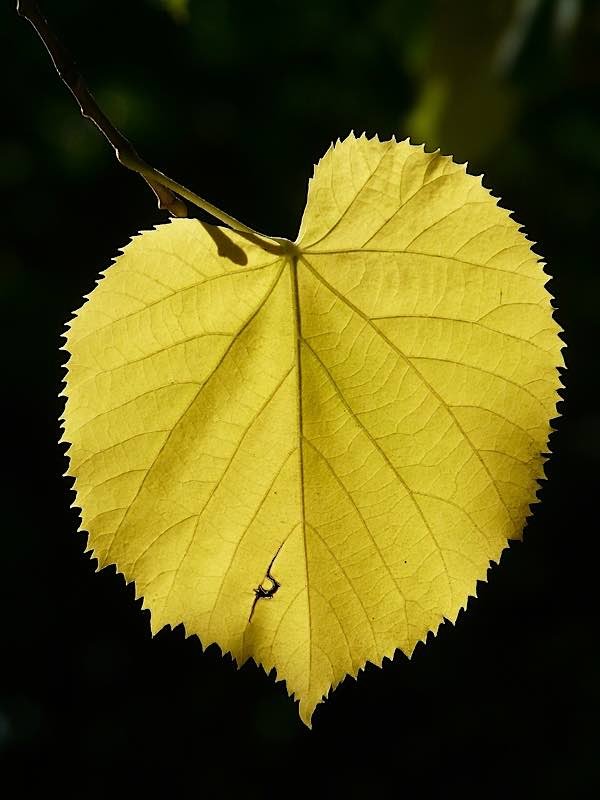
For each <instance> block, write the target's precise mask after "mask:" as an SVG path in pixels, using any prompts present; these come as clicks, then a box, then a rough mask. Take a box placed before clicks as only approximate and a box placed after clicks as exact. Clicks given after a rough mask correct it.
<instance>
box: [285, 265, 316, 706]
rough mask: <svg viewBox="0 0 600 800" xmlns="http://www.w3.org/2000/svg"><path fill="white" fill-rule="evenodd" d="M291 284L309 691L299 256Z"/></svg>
mask: <svg viewBox="0 0 600 800" xmlns="http://www.w3.org/2000/svg"><path fill="white" fill-rule="evenodd" d="M290 273H291V275H290V283H291V289H292V314H293V325H294V331H295V334H296V342H295V360H296V414H297V417H296V418H297V430H298V470H299V478H300V504H301V515H302V543H303V546H304V569H305V574H306V603H307V607H308V641H309V646H308V691H309V693H310V683H311V676H312V617H311V607H310V582H309V570H308V548H307V546H306V527H307V525H306V498H305V492H304V451H303V442H304V422H303V417H302V349H301V348H302V315H301V311H300V293H299V290H298V256H297V255H293V256H291V258H290Z"/></svg>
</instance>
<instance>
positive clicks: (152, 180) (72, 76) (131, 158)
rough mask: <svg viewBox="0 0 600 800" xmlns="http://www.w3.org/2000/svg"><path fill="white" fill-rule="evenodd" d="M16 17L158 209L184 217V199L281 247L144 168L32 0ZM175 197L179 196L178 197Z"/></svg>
mask: <svg viewBox="0 0 600 800" xmlns="http://www.w3.org/2000/svg"><path fill="white" fill-rule="evenodd" d="M17 13H18V14H19V15H20V16H21V17H23V18H24V19H26V20H28V21H29V22H30V23H31V25H33V28H34V29H35V31H36V33H37V34H38V36H39V37H40V39H41V40H42V42H43V43H44V45H45V47H46V49H47V50H48V53H49V54H50V58H51V59H52V63H53V65H54V68H55V69H56V71H57V73H58V75H59V77H60V78H61V80H62V81H63V83H64V84H65V85H66V86H67V88H68V89H69V91H70V92H71V94H72V95H73V97H74V98H75V100H76V101H77V104H78V105H79V109H80V111H81V114H82V116H84V117H85V118H86V119H89V120H90V121H91V122H93V123H94V125H96V127H97V128H98V129H99V130H100V132H101V133H102V134H104V136H105V137H106V138H107V139H108V141H109V142H110V144H111V145H112V146H113V149H114V151H115V155H116V157H117V159H118V161H119V162H120V163H121V164H122V165H123V166H124V167H127V169H130V170H132V171H133V172H137V173H138V174H139V175H141V176H142V177H143V178H144V180H145V181H146V183H147V184H148V185H149V186H150V188H151V189H152V191H153V192H154V193H155V195H156V197H157V199H158V205H159V208H162V209H165V210H167V211H169V212H170V213H171V214H173V216H176V217H186V216H187V208H186V205H185V203H184V202H183V201H182V200H181V199H180V197H184V198H185V199H186V200H188V201H189V202H190V203H193V204H194V205H196V206H198V207H199V208H202V209H203V210H204V211H207V212H208V213H209V214H211V216H213V217H216V219H218V220H220V221H221V222H224V223H225V224H226V225H229V227H231V228H233V229H234V230H236V231H238V232H240V233H245V234H247V235H249V236H250V237H258V238H259V239H261V240H264V239H267V240H269V241H271V242H273V241H275V242H277V243H278V244H280V243H281V244H282V243H283V240H280V239H278V238H276V237H271V236H265V235H264V234H262V233H258V232H257V231H254V230H252V228H249V227H248V226H246V225H244V224H243V223H241V222H239V221H238V220H237V219H235V218H234V217H231V216H229V214H226V213H225V212H224V211H221V209H219V208H217V207H216V206H214V205H213V204H212V203H209V202H208V201H207V200H204V199H203V198H202V197H199V196H198V195H197V194H195V193H194V192H192V191H190V190H189V189H186V187H185V186H181V185H180V184H178V183H176V181H174V180H172V179H171V178H169V177H167V176H166V175H163V173H162V172H159V171H158V170H157V169H154V167H151V166H150V165H149V164H147V163H146V162H145V161H144V160H143V159H142V158H141V157H140V156H139V155H138V153H137V151H136V150H135V148H134V147H133V145H132V144H131V142H130V141H129V140H128V139H126V138H125V136H123V134H122V133H121V132H120V131H119V130H117V128H115V126H114V125H113V124H112V122H111V121H110V120H109V119H108V117H107V116H106V115H105V114H104V113H103V111H102V110H101V109H100V107H99V105H98V103H97V102H96V101H95V100H94V98H93V96H92V94H91V92H90V90H89V89H88V87H87V85H86V83H85V80H84V79H83V76H82V74H81V73H80V72H79V70H78V68H77V66H76V64H75V62H74V60H73V58H72V57H71V55H70V54H69V52H68V51H67V49H66V48H65V47H64V45H63V44H62V43H61V42H60V41H59V39H58V38H57V36H56V34H55V33H54V31H53V30H52V29H51V28H50V26H49V24H48V21H47V20H46V18H45V17H44V15H43V14H42V12H41V11H40V8H39V6H38V4H37V3H36V2H35V0H17ZM177 195H179V197H178V196H177Z"/></svg>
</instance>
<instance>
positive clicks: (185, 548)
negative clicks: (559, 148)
mask: <svg viewBox="0 0 600 800" xmlns="http://www.w3.org/2000/svg"><path fill="white" fill-rule="evenodd" d="M546 280H547V276H545V275H544V273H543V270H542V266H541V264H540V263H539V259H538V257H537V256H536V255H535V254H534V253H533V252H532V251H531V249H530V243H529V242H528V240H527V239H526V238H525V237H524V236H523V234H522V233H521V232H520V229H519V226H518V224H517V223H515V222H514V221H513V220H512V219H511V218H510V217H509V212H507V211H505V210H503V209H501V208H499V207H498V205H497V201H496V200H495V199H494V198H493V197H492V196H491V195H490V193H489V192H488V190H487V189H485V188H483V187H482V185H481V180H480V179H479V178H475V177H472V176H470V175H468V174H467V173H466V171H465V167H464V166H461V165H458V164H455V163H453V161H452V160H451V159H450V158H448V157H445V156H441V155H439V154H438V153H425V152H424V150H423V148H420V147H415V146H412V145H410V144H409V143H407V142H401V143H396V142H395V141H391V142H385V143H382V142H379V141H378V140H377V139H373V140H368V139H366V138H364V137H361V138H360V139H355V138H354V137H353V136H350V137H349V138H348V139H346V140H345V141H344V142H343V143H338V144H337V146H336V147H335V148H332V149H330V150H329V151H328V153H327V154H326V155H325V157H324V158H323V159H322V161H321V162H320V163H319V165H318V166H317V168H316V170H315V176H314V178H313V179H312V181H311V182H310V186H309V192H308V201H307V206H306V210H305V212H304V217H303V220H302V224H301V229H300V234H299V237H298V240H297V242H296V243H295V244H294V245H291V244H290V243H288V244H287V245H286V244H285V243H284V244H267V245H265V247H264V248H263V246H262V245H260V244H256V243H252V242H250V241H248V239H247V237H244V236H242V235H240V234H237V233H234V232H232V231H230V230H228V229H224V228H218V227H216V226H210V225H205V224H202V223H200V222H197V221H194V220H174V221H171V222H170V223H168V224H165V225H161V226H159V227H158V228H156V229H155V230H152V231H149V232H145V233H142V234H141V235H139V236H137V237H135V238H134V239H133V241H132V242H131V243H130V244H129V245H128V246H127V247H126V248H125V249H124V251H123V253H122V255H120V256H119V257H118V258H117V259H116V262H115V263H114V265H112V266H111V267H109V268H108V270H106V273H105V277H104V278H103V279H102V280H101V281H100V282H99V284H98V286H97V287H96V288H95V289H94V291H93V293H92V294H91V295H90V298H89V301H88V302H87V303H86V304H85V305H84V306H83V307H82V308H81V309H80V311H79V312H78V313H77V315H76V317H75V319H74V320H73V321H72V322H71V323H70V329H69V331H68V334H67V345H66V349H67V350H68V351H69V353H70V354H71V358H70V360H69V363H68V375H67V381H66V383H67V386H66V395H67V398H68V400H67V405H66V410H65V434H64V438H65V440H66V441H68V442H70V443H71V446H70V449H69V457H70V467H69V472H68V474H69V475H72V476H74V477H75V479H76V482H75V487H76V492H77V500H76V503H77V505H78V506H80V507H81V509H82V527H83V528H84V529H85V530H87V531H89V546H90V548H91V549H92V550H93V553H94V556H95V557H96V558H97V559H98V561H99V564H100V566H104V565H107V564H116V565H117V568H118V570H119V571H120V572H122V573H123V574H124V575H125V577H126V579H127V580H128V581H135V585H136V591H137V593H138V595H142V596H143V598H144V606H145V607H146V608H149V609H150V611H151V620H152V629H153V631H157V630H159V629H160V628H161V627H162V626H164V625H167V624H170V625H177V624H179V623H184V625H185V629H186V631H187V633H188V634H197V635H198V636H199V637H200V639H201V641H202V642H203V644H204V645H208V644H209V643H211V642H217V643H218V644H219V646H220V647H221V648H222V650H223V651H229V652H231V653H232V654H233V656H234V658H235V659H236V661H237V662H238V664H241V663H243V662H244V661H246V660H247V659H248V658H250V657H252V658H254V659H255V660H256V661H257V662H258V663H260V664H262V665H263V666H264V667H265V669H266V670H267V671H268V670H270V669H271V668H273V667H275V668H276V670H277V674H278V677H279V678H283V679H285V680H286V682H287V686H288V689H289V691H290V692H293V693H294V694H295V696H296V698H297V699H298V700H299V701H300V714H301V717H302V719H303V720H304V721H305V722H306V723H307V724H309V722H310V719H311V716H312V713H313V711H314V709H315V707H316V705H317V704H318V703H319V702H320V701H321V700H322V698H323V696H324V695H326V694H327V693H328V691H329V689H330V687H332V686H335V685H336V684H338V683H339V682H340V681H341V680H342V679H343V678H344V676H345V675H346V674H350V675H356V674H357V672H358V671H359V670H360V669H361V667H363V666H364V664H365V662H367V661H372V662H374V663H376V664H380V663H381V661H382V659H383V657H384V656H391V655H392V654H393V653H394V651H395V650H396V648H401V649H402V650H403V651H404V652H405V653H407V654H410V653H411V652H412V651H413V649H414V647H415V645H416V644H417V642H419V641H421V640H424V639H425V638H426V636H427V633H428V632H429V631H436V630H437V628H438V626H439V625H440V623H441V622H442V620H443V619H444V618H447V619H449V620H452V621H454V620H455V619H456V616H457V614H458V611H459V610H460V609H461V608H464V607H465V606H466V603H467V599H468V597H469V595H473V594H475V589H476V582H477V580H484V579H485V577H486V573H487V570H488V567H489V564H490V562H491V561H497V560H498V559H499V557H500V554H501V552H502V550H503V548H504V547H505V546H506V544H507V540H508V539H511V538H519V537H520V536H521V534H522V530H523V525H524V522H525V518H526V516H527V514H528V512H529V505H530V504H531V503H532V502H535V493H536V488H537V480H538V479H539V478H540V477H541V476H542V475H543V462H544V453H545V451H546V450H547V440H548V434H549V432H550V419H551V418H552V417H554V416H556V403H557V400H558V399H559V398H558V395H557V389H558V388H559V386H560V383H559V377H558V371H557V367H559V366H561V365H562V358H561V341H560V339H559V336H558V332H559V328H558V326H557V324H556V323H555V322H554V320H553V318H552V308H551V304H550V296H549V294H548V292H547V291H546V289H545V288H544V284H545V281H546Z"/></svg>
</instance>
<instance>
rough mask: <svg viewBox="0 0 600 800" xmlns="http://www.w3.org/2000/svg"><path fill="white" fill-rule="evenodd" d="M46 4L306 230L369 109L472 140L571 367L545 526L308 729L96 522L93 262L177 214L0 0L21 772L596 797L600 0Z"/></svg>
mask: <svg viewBox="0 0 600 800" xmlns="http://www.w3.org/2000/svg"><path fill="white" fill-rule="evenodd" d="M43 5H44V8H45V10H46V12H47V13H48V16H49V17H50V18H51V19H52V20H53V24H54V26H55V27H56V28H57V30H59V31H60V32H61V34H62V36H63V39H64V40H65V41H66V42H67V43H69V46H70V49H71V50H72V51H73V52H74V54H75V56H76V58H77V60H78V63H79V65H80V67H81V69H82V71H83V72H84V74H85V75H86V77H87V80H88V83H89V84H90V86H91V87H92V89H93V91H94V92H95V94H96V96H97V98H98V100H99V102H100V103H101V105H102V106H103V107H104V109H105V110H106V112H107V113H108V115H109V116H110V117H111V118H112V120H113V121H114V122H115V123H116V124H117V125H118V126H120V127H121V128H122V129H123V130H124V131H125V132H126V133H127V134H128V135H129V136H130V137H131V139H132V140H133V141H134V142H135V144H136V146H137V147H138V149H139V150H140V151H141V152H142V153H143V154H144V156H145V157H146V158H147V160H148V161H150V163H152V164H153V165H155V166H156V167H158V168H159V169H162V170H163V171H165V172H166V173H167V174H169V175H171V176H173V177H174V178H175V179H176V180H181V181H182V182H183V183H185V184H187V185H188V186H190V187H191V188H193V189H196V190H197V191H198V192H199V193H200V194H201V195H203V196H204V197H206V198H208V199H210V200H211V201H213V202H214V203H216V204H217V205H218V206H220V207H222V208H224V209H226V210H227V211H229V212H230V213H232V214H233V215H234V216H237V217H238V218H240V219H242V220H243V221H245V222H246V223H247V224H249V225H250V226H252V227H254V228H256V229H258V230H263V231H265V232H267V233H272V234H275V235H283V236H287V237H290V238H295V235H296V232H297V229H298V224H299V219H300V214H301V211H302V209H303V206H304V201H305V191H306V183H307V179H308V177H309V175H310V174H311V173H312V165H313V163H314V162H315V161H316V160H317V159H318V158H319V157H320V156H321V155H322V154H323V153H324V151H325V150H326V149H327V147H328V145H329V143H330V141H331V140H332V139H336V138H337V137H338V136H341V137H343V136H345V135H346V134H347V133H348V132H349V130H350V129H354V130H355V131H356V132H357V133H358V132H361V131H362V130H366V131H367V133H369V134H370V135H371V134H373V133H375V132H377V133H379V134H380V136H381V137H382V138H389V136H390V135H391V134H396V135H397V136H399V137H400V138H404V137H405V136H406V135H410V136H411V137H413V138H414V140H415V141H426V142H427V144H428V145H429V146H431V147H438V146H439V147H441V148H442V150H443V151H444V152H450V153H453V154H454V155H455V156H456V157H457V158H458V159H459V160H466V159H468V160H469V162H470V168H469V169H470V171H471V172H474V173H476V174H477V173H480V172H484V173H485V175H486V184H487V185H488V186H490V187H493V189H494V192H495V193H496V194H498V195H500V196H501V197H502V198H503V204H504V205H505V206H506V207H508V208H511V209H515V210H516V216H517V219H519V221H521V222H522V223H524V224H525V225H526V230H527V233H528V234H529V236H530V237H531V238H532V239H533V240H535V241H538V242H539V243H540V244H539V247H538V250H539V252H541V253H542V254H543V256H544V257H545V259H546V260H547V261H548V263H549V265H550V267H549V269H550V272H551V273H552V275H553V276H554V279H553V281H552V283H551V289H552V292H553V294H554V295H555V296H556V298H557V301H556V302H557V306H558V312H557V318H558V320H559V322H560V323H561V324H562V325H563V327H564V328H565V331H566V334H565V338H566V341H567V343H568V349H567V351H566V358H567V363H568V371H567V373H566V376H565V383H566V390H565V392H564V396H565V400H564V402H563V403H562V404H561V410H562V411H563V414H564V416H563V417H562V418H561V420H560V421H559V422H558V423H557V428H558V431H557V433H555V434H554V435H553V437H552V449H553V450H554V455H553V457H552V459H551V460H550V462H549V465H548V468H547V474H548V478H549V480H548V481H547V482H546V483H545V484H544V486H543V488H542V490H541V499H542V502H541V504H540V505H538V506H536V507H535V513H534V515H533V517H532V519H531V520H530V521H529V522H528V525H527V529H526V532H525V541H524V544H515V545H512V546H511V547H510V548H509V550H507V551H506V552H505V554H504V556H503V558H502V562H501V565H500V567H494V568H493V569H492V571H491V574H490V577H489V583H487V584H481V585H480V591H479V599H478V600H477V601H472V600H471V601H470V602H469V609H468V612H467V613H466V614H461V615H460V617H459V620H458V623H457V625H456V626H451V625H449V624H445V625H444V626H443V627H442V629H441V631H440V634H439V636H438V637H437V638H435V639H434V638H433V637H430V639H429V641H428V643H427V645H426V646H422V645H420V646H419V647H418V648H417V651H416V653H415V656H414V658H413V659H412V661H410V662H409V661H408V660H407V659H406V658H405V657H404V656H402V655H400V654H398V655H397V656H396V658H395V659H394V661H393V663H389V662H387V663H386V664H385V666H384V669H383V670H379V669H375V668H373V667H368V668H367V670H366V674H363V675H361V677H360V678H359V680H358V682H356V681H353V680H346V681H345V682H344V684H343V685H342V686H341V687H340V688H339V689H338V690H337V691H335V693H334V694H333V696H332V697H331V699H330V700H329V701H328V702H327V703H326V704H325V705H322V706H320V707H319V709H318V710H317V712H316V714H315V717H314V728H313V730H312V732H309V731H308V730H307V729H305V728H304V726H303V725H302V724H301V723H300V721H299V719H298V716H297V712H296V709H295V707H294V705H293V704H292V702H291V701H290V700H289V699H288V698H287V695H286V693H285V690H284V688H283V685H282V684H277V685H275V684H274V683H273V681H272V680H271V679H269V678H267V677H266V676H265V674H264V672H263V671H262V670H259V669H257V668H256V667H255V666H252V665H246V666H245V667H244V668H243V669H242V670H241V671H240V672H238V671H236V669H235V668H234V667H233V665H232V663H231V661H230V659H228V658H226V659H222V658H221V656H220V654H219V653H218V652H217V650H216V648H210V649H209V650H208V651H207V652H203V651H202V647H201V645H200V643H199V642H198V640H197V639H196V638H192V639H188V640H186V639H185V638H184V635H183V632H182V630H181V629H176V630H175V631H174V632H170V631H168V630H163V631H162V632H161V633H160V634H159V635H158V636H157V637H156V638H155V639H152V638H151V636H150V630H149V621H148V616H147V612H144V613H142V612H140V610H139V606H138V604H137V603H136V602H134V600H133V592H132V588H131V587H128V588H125V585H124V582H123V580H122V578H121V577H119V576H116V575H115V573H114V569H113V568H110V569H107V570H104V571H103V572H102V573H100V574H96V573H95V563H94V562H93V561H91V560H89V558H88V557H87V556H84V555H83V550H84V543H85V539H84V536H83V534H78V533H76V532H75V531H76V529H77V527H78V516H77V513H76V511H75V510H70V509H69V506H70V504H71V503H72V502H73V495H72V493H71V492H70V489H69V483H68V481H67V480H66V479H63V478H62V477H61V474H62V473H63V471H64V469H65V466H66V465H65V459H64V456H63V451H62V448H59V447H58V446H57V443H56V442H57V439H58V436H59V430H58V422H57V420H58V417H59V415H60V412H61V410H62V402H61V400H59V398H58V392H59V388H60V381H61V378H62V375H63V370H62V368H61V364H62V363H63V361H64V353H60V352H59V350H58V348H59V344H60V335H61V333H62V331H63V329H64V323H65V321H66V320H67V319H68V318H69V316H70V312H71V311H72V310H73V309H75V308H77V307H78V306H79V305H80V304H81V298H82V295H83V294H84V293H87V292H89V291H90V290H91V289H92V287H93V285H94V280H95V278H96V276H97V273H98V272H99V270H100V269H103V268H105V267H106V266H107V265H108V263H109V261H110V259H111V258H112V257H113V256H114V255H115V254H116V251H117V249H118V248H119V247H120V246H122V245H123V244H124V243H125V242H126V241H127V240H128V238H129V236H130V235H132V234H133V233H134V232H136V231H137V230H139V229H142V228H147V227H149V226H151V225H153V224H156V223H158V222H160V221H161V220H163V219H164V215H163V214H161V212H159V211H158V210H157V209H156V208H155V205H154V200H153V197H152V195H151V193H150V192H149V191H148V189H147V188H146V187H145V185H144V183H143V182H142V181H141V179H140V178H139V177H137V176H135V175H133V174H131V173H128V172H127V171H126V170H124V169H122V168H121V167H119V166H118V165H117V163H116V162H115V160H114V157H113V155H112V152H111V150H110V148H109V147H108V146H107V145H106V143H105V142H104V140H103V139H102V138H101V136H100V135H99V134H98V133H97V131H96V130H95V129H94V128H93V127H92V126H91V125H90V124H89V123H88V122H86V121H84V120H83V119H81V117H80V116H79V115H78V112H77V110H76V107H75V104H74V102H73V100H72V99H71V97H70V96H69V95H68V93H67V91H66V90H65V88H64V87H63V86H62V85H61V84H60V82H59V80H58V78H57V77H56V75H55V74H54V72H53V70H52V69H51V67H50V64H49V60H48V57H47V55H46V53H45V52H44V51H43V49H42V46H41V43H40V42H39V41H38V40H37V38H36V37H35V35H34V32H33V30H32V29H31V28H30V27H29V25H27V24H26V23H25V22H24V21H23V20H20V19H19V18H17V16H16V14H15V13H14V3H13V2H7V3H5V4H3V8H2V10H1V11H0V37H1V38H0V52H1V56H0V57H1V58H2V60H3V63H2V64H1V65H0V66H1V72H0V74H1V75H2V79H1V85H2V95H1V102H2V108H3V109H4V111H5V112H6V113H5V115H4V122H3V125H2V127H1V128H0V182H1V185H2V194H1V196H2V214H1V219H0V270H1V285H2V289H1V295H2V303H3V309H2V322H3V323H4V324H5V325H6V331H5V333H4V336H3V339H2V341H3V348H2V361H3V370H2V375H3V387H4V391H3V395H4V397H5V398H7V399H8V400H9V403H10V405H9V408H8V410H7V411H6V412H5V414H4V420H3V421H4V425H3V433H4V440H3V444H4V448H3V450H4V452H3V461H4V474H5V478H4V480H3V482H2V486H3V488H4V489H6V495H5V499H4V502H3V514H2V531H1V534H0V551H1V554H0V565H1V570H2V573H1V580H0V587H1V588H0V595H1V597H0V664H1V666H0V669H1V671H2V677H1V679H0V758H2V760H3V764H2V767H1V771H0V784H1V785H2V788H3V789H6V787H10V786H11V779H14V780H15V783H14V784H12V785H14V786H15V789H12V790H11V789H9V791H8V792H7V793H6V792H5V794H4V796H5V797H13V796H21V793H22V792H23V791H24V790H25V788H26V787H27V786H28V784H29V783H30V781H33V780H39V781H41V784H42V787H43V788H44V789H45V790H47V791H50V790H51V789H52V790H54V789H56V790H58V792H59V794H58V796H59V797H64V798H71V797H77V798H97V797H98V798H100V797H111V796H120V795H121V794H127V796H129V797H141V796H160V797H183V796H186V797H187V796H190V797H192V796H193V797H202V796H203V795H206V794H211V793H217V792H219V793H222V794H224V795H225V796H233V795H234V793H235V795H236V796H238V797H242V798H254V797H261V798H267V799H270V798H273V800H275V798H279V797H282V796H289V794H290V792H291V791H292V790H299V791H301V792H304V791H306V792H308V791H310V792H311V793H312V794H313V795H314V796H317V797H320V796H331V797H361V796H374V795H375V794H383V793H384V792H385V793H388V792H389V793H393V795H392V796H394V797H396V796H404V795H406V796H426V797H429V796H431V797H442V796H446V795H451V793H453V792H454V793H459V794H460V796H467V795H472V794H476V795H479V796H481V797H486V798H487V797H505V796H507V795H508V796H513V797H514V796H520V795H521V794H522V793H523V794H525V793H526V794H527V795H528V796H529V797H543V798H547V797H561V798H564V797H569V798H572V797H591V796H597V795H596V792H597V791H598V790H599V789H600V748H599V744H600V737H599V735H598V728H599V724H600V720H599V711H600V703H599V702H598V701H599V699H600V680H599V678H600V675H599V667H600V658H599V648H598V645H597V641H596V639H597V635H598V610H597V609H598V591H597V584H598V556H599V554H600V548H599V547H598V534H599V530H598V524H597V521H596V520H597V509H598V502H597V492H598V486H597V483H598V465H599V456H598V453H599V448H600V412H599V411H598V388H599V386H598V383H599V380H598V375H599V370H598V357H597V353H598V339H597V332H598V325H597V320H598V311H597V309H598V292H599V289H600V271H599V263H598V232H599V227H600V226H599V223H600V218H599V214H600V102H599V95H600V92H599V90H600V3H598V2H578V0H519V1H518V2H509V1H507V2H504V1H498V2H481V1H479V0H477V2H476V1H475V0H473V1H472V2H471V1H470V0H467V1H466V2H462V1H461V0H455V2H433V1H431V2H422V0H418V1H417V0H413V2H400V1H399V0H396V1H394V0H379V1H377V0H376V1H375V2H365V0H361V2H352V1H350V2H342V0H304V1H303V2H300V3H293V2H292V3H284V2H275V1H274V0H271V1H270V2H269V1H267V0H265V1H264V2H258V1H257V2H254V3H252V2H234V0H229V2H228V0H206V1H204V0H191V2H189V3H187V2H185V1H184V0H170V2H169V1H168V0H164V2H160V0H128V2H122V0H121V1H118V0H102V2H100V0H93V2H84V3H73V2H68V1H67V0H54V2H51V1H50V0H47V2H45V4H43ZM415 787H416V788H415ZM0 791H1V790H0ZM40 796H45V794H43V795H40Z"/></svg>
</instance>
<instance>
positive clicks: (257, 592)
mask: <svg viewBox="0 0 600 800" xmlns="http://www.w3.org/2000/svg"><path fill="white" fill-rule="evenodd" d="M280 549H281V546H280V547H279V549H278V550H277V553H275V555H274V556H273V560H272V561H271V563H270V564H269V566H268V568H267V572H266V574H265V577H264V579H263V583H264V581H265V580H267V581H271V586H270V587H269V588H268V589H267V588H265V587H264V586H263V584H262V583H259V585H258V586H257V587H256V589H253V590H252V591H253V592H254V602H253V603H252V608H251V609H250V616H249V617H248V622H251V621H252V615H253V614H254V609H255V608H256V604H257V603H258V601H259V600H272V599H273V597H274V596H275V595H276V594H277V590H278V589H279V587H280V586H281V584H280V583H279V581H278V580H277V579H276V578H274V577H273V576H272V575H271V567H272V566H273V561H275V559H276V558H277V554H278V553H279V550H280Z"/></svg>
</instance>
